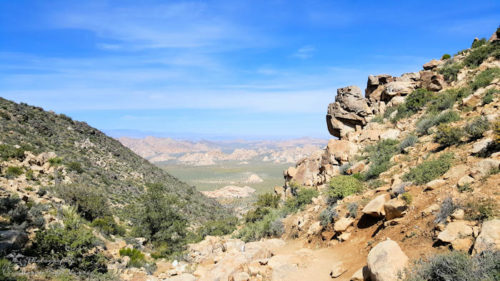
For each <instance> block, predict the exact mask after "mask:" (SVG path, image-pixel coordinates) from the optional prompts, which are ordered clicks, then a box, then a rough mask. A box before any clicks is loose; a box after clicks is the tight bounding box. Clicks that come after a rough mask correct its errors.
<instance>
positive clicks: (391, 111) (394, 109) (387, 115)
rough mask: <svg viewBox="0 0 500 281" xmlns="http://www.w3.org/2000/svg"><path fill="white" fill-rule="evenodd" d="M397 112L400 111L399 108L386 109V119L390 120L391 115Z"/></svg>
mask: <svg viewBox="0 0 500 281" xmlns="http://www.w3.org/2000/svg"><path fill="white" fill-rule="evenodd" d="M396 110H398V107H397V106H391V107H388V108H386V109H385V111H384V119H385V118H389V117H390V116H391V114H392V113H393V112H395V111H396Z"/></svg>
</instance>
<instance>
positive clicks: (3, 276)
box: [0, 258, 17, 281]
mask: <svg viewBox="0 0 500 281" xmlns="http://www.w3.org/2000/svg"><path fill="white" fill-rule="evenodd" d="M0 280H2V281H16V280H17V278H16V276H15V274H14V266H13V265H12V263H11V262H10V261H9V260H7V259H4V258H0Z"/></svg>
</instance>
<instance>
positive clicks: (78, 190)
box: [55, 185, 111, 221]
mask: <svg viewBox="0 0 500 281" xmlns="http://www.w3.org/2000/svg"><path fill="white" fill-rule="evenodd" d="M55 191H56V193H57V194H58V195H59V196H60V197H61V198H62V199H64V200H65V201H66V202H68V203H69V204H71V205H72V206H75V207H76V208H77V211H78V213H79V214H80V215H81V216H82V217H83V218H85V219H86V220H88V221H93V220H95V219H96V218H102V217H108V216H111V211H110V209H109V204H108V201H107V199H106V197H104V196H102V194H101V193H100V192H99V191H98V190H97V189H95V188H91V187H87V186H80V185H68V186H60V187H57V188H56V189H55Z"/></svg>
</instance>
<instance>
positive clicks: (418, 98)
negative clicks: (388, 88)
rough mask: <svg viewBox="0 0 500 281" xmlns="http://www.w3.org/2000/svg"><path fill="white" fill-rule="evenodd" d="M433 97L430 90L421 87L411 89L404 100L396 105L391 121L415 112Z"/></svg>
mask: <svg viewBox="0 0 500 281" xmlns="http://www.w3.org/2000/svg"><path fill="white" fill-rule="evenodd" d="M433 97H434V94H433V93H432V92H431V91H428V90H426V89H423V88H420V89H417V90H415V91H413V92H412V93H411V94H409V95H408V96H407V97H406V100H405V102H404V103H403V104H401V105H399V106H398V107H397V110H398V112H397V113H396V116H395V117H394V118H393V120H392V121H393V122H396V121H398V120H400V119H403V118H406V117H408V116H411V115H413V114H415V113H417V112H418V111H419V110H420V109H422V108H423V107H424V106H425V105H426V104H427V103H428V102H429V101H430V100H432V98H433Z"/></svg>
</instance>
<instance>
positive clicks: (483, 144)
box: [470, 138, 493, 154]
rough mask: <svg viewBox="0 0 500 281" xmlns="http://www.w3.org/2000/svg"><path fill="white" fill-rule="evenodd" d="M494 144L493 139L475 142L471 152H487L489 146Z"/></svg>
mask: <svg viewBox="0 0 500 281" xmlns="http://www.w3.org/2000/svg"><path fill="white" fill-rule="evenodd" d="M492 143H493V139H492V138H485V139H482V140H480V141H478V142H475V143H474V144H473V145H472V149H471V151H470V152H471V153H472V154H477V153H480V152H482V151H484V150H486V149H487V148H488V146H490V145H491V144H492Z"/></svg>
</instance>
